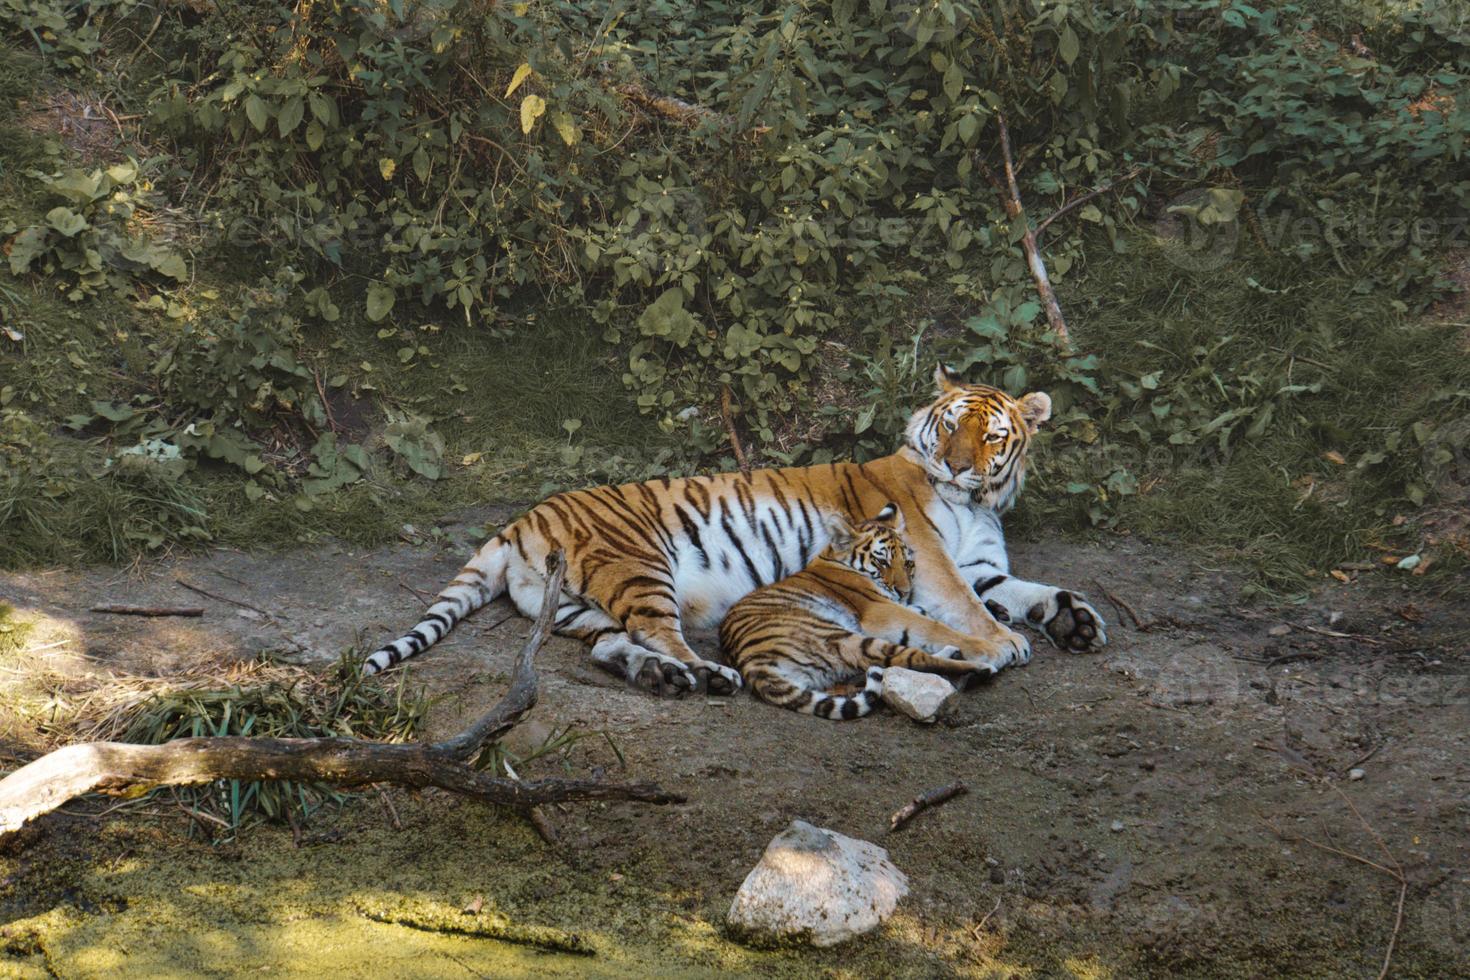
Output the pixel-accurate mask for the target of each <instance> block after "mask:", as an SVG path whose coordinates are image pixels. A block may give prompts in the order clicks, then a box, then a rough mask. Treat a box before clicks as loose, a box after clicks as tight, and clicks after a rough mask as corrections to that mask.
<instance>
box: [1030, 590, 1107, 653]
mask: <svg viewBox="0 0 1470 980" xmlns="http://www.w3.org/2000/svg"><path fill="white" fill-rule="evenodd" d="M1056 604H1057V610H1056V612H1055V613H1054V614H1053V615H1052V617H1051V618H1050V619H1049V620H1047V621H1046V626H1045V629H1046V635H1047V637H1048V638H1050V640H1051V641H1052V643H1055V644H1056V645H1057V646H1058V647H1060V648H1061V649H1063V650H1071V651H1073V652H1076V653H1087V652H1091V651H1093V650H1096V649H1098V648H1099V647H1101V646H1103V645H1104V644H1106V643H1107V642H1108V635H1107V632H1106V631H1105V630H1104V629H1103V620H1102V616H1100V615H1098V612H1097V610H1096V609H1094V608H1092V606H1090V605H1088V604H1087V603H1086V602H1084V601H1083V599H1082V597H1081V596H1079V595H1077V594H1076V593H1074V592H1058V593H1057V595H1056Z"/></svg>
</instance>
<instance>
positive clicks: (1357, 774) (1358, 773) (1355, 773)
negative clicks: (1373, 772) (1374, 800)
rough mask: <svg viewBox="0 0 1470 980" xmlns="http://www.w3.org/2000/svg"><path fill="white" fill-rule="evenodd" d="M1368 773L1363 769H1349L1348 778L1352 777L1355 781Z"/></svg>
mask: <svg viewBox="0 0 1470 980" xmlns="http://www.w3.org/2000/svg"><path fill="white" fill-rule="evenodd" d="M1366 775H1368V774H1367V773H1366V772H1364V771H1363V770H1362V769H1349V770H1348V779H1351V780H1353V781H1354V782H1356V781H1357V780H1359V779H1362V778H1363V777H1364V776H1366Z"/></svg>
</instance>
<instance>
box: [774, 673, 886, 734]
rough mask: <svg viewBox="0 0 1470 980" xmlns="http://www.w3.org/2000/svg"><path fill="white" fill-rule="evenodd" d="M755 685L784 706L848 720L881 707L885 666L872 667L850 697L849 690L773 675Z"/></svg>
mask: <svg viewBox="0 0 1470 980" xmlns="http://www.w3.org/2000/svg"><path fill="white" fill-rule="evenodd" d="M751 687H752V688H753V689H754V690H755V692H756V693H757V694H759V695H760V696H761V697H762V698H764V699H765V700H767V701H770V702H771V703H772V704H778V705H780V706H781V707H783V708H790V709H791V710H792V711H804V712H806V713H807V714H809V715H816V716H817V717H818V718H830V719H832V720H833V721H848V720H850V719H853V718H861V717H862V716H863V715H866V714H868V713H869V712H871V711H872V710H873V709H874V708H875V707H877V705H878V701H879V697H880V695H881V694H882V693H883V668H882V667H869V668H868V674H867V682H866V683H865V684H864V685H863V689H862V690H861V691H859V692H857V693H856V694H854V695H852V696H850V697H849V696H848V695H845V694H828V693H827V692H826V691H814V690H812V689H811V688H809V687H801V686H800V685H797V684H791V683H788V682H787V681H784V680H777V679H775V678H773V677H769V676H766V677H761V678H759V679H757V680H754V681H753V682H752V684H751Z"/></svg>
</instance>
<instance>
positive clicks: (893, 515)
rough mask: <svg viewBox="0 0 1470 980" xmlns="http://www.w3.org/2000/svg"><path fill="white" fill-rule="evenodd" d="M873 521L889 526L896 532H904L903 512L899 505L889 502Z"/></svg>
mask: <svg viewBox="0 0 1470 980" xmlns="http://www.w3.org/2000/svg"><path fill="white" fill-rule="evenodd" d="M873 520H874V521H876V522H878V523H879V524H887V525H888V526H889V527H891V528H893V529H894V530H896V531H902V530H903V511H901V510H899V509H898V504H895V503H894V502H893V501H891V500H890V501H889V502H888V503H887V504H885V505H884V507H883V509H882V510H880V511H878V513H876V514H874V515H873Z"/></svg>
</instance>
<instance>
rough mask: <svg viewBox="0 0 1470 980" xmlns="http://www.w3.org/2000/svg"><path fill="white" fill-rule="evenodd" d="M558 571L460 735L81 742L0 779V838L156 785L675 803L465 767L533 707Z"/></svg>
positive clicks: (637, 786)
mask: <svg viewBox="0 0 1470 980" xmlns="http://www.w3.org/2000/svg"><path fill="white" fill-rule="evenodd" d="M565 572H566V562H565V559H564V557H563V556H562V555H561V554H560V553H557V555H556V556H555V557H554V562H553V566H552V568H551V569H550V573H551V574H550V578H549V581H548V582H547V589H546V593H545V594H544V595H543V597H542V615H541V616H540V617H539V618H538V620H537V624H536V628H534V629H533V630H532V631H531V636H530V638H529V639H528V640H527V643H526V646H525V648H524V649H523V650H522V651H521V654H520V657H519V659H518V661H517V664H516V672H515V677H514V679H513V681H512V683H511V688H510V691H509V692H507V694H506V696H505V697H504V698H503V699H502V700H501V701H500V702H499V703H497V704H496V705H495V707H493V708H491V709H490V710H489V711H488V712H486V713H485V714H484V715H483V716H481V717H480V718H478V719H476V721H475V722H474V724H472V725H471V726H470V727H469V728H468V729H466V730H465V731H464V732H463V733H462V734H460V735H458V736H456V737H454V738H452V739H448V740H446V741H444V742H440V743H438V744H434V745H394V744H388V743H382V742H367V741H361V740H359V739H352V738H247V737H235V736H225V737H215V738H185V739H178V740H176V741H172V742H165V743H164V744H162V745H130V744H126V743H122V742H90V743H85V744H80V745H69V746H66V747H64V748H61V749H57V750H56V751H55V752H52V753H49V754H48V755H44V756H42V757H41V758H39V759H37V760H35V761H34V762H32V763H30V764H28V765H26V766H23V767H21V768H20V769H18V770H16V771H15V772H13V773H11V774H10V775H9V776H6V777H5V778H4V779H3V780H0V838H3V837H4V836H6V835H8V834H11V833H14V832H15V831H17V830H19V829H20V828H21V827H22V826H24V825H25V824H26V823H27V822H29V821H30V820H33V819H35V818H36V817H38V816H41V815H42V814H45V813H49V812H51V811H52V810H55V809H57V808H58V807H60V806H62V805H63V804H65V803H67V802H68V801H70V800H73V799H76V798H77V797H79V796H84V795H86V794H88V793H105V794H108V795H112V796H122V797H136V796H140V795H142V794H143V793H146V792H148V791H150V790H152V789H156V788H158V787H163V786H189V785H197V784H201V783H211V782H214V781H216V780H220V779H242V780H281V779H286V780H294V781H300V782H320V783H329V784H331V785H334V786H341V787H357V786H368V785H372V784H374V783H392V784H395V785H398V786H408V787H411V788H414V789H422V788H424V787H428V786H434V787H437V788H439V789H443V790H447V791H448V792H451V793H457V794H459V795H461V796H467V797H469V798H471V799H475V800H480V801H481V802H484V803H493V804H499V805H504V806H512V807H516V808H517V809H522V810H526V809H529V808H531V807H534V806H537V805H539V804H542V803H560V802H570V801H582V800H635V801H638V802H642V803H678V802H682V801H683V799H684V798H683V797H681V796H679V795H677V794H674V793H667V792H665V791H664V790H662V789H660V788H659V787H658V786H656V785H654V784H652V783H605V782H601V781H598V780H579V779H543V780H535V781H527V782H518V781H516V780H511V779H501V778H498V777H495V776H491V775H489V774H487V773H484V772H480V771H478V770H475V769H473V768H471V767H470V766H468V765H467V764H466V760H467V759H468V758H469V757H470V756H472V755H473V754H474V753H475V752H476V751H477V750H478V749H479V747H480V746H481V745H483V744H484V743H485V742H487V741H489V740H491V739H494V738H498V737H499V736H501V735H503V734H504V733H505V732H507V731H509V730H510V729H511V728H512V727H514V726H515V724H516V723H517V722H518V721H520V720H521V719H522V718H523V717H525V715H526V712H528V711H530V709H531V707H532V706H533V705H534V704H535V703H536V674H535V670H534V668H533V666H532V662H533V659H534V657H535V655H536V652H537V650H538V649H539V648H540V646H541V644H542V643H544V642H545V640H546V636H547V633H548V631H549V625H550V616H551V611H554V610H555V608H556V605H557V603H556V601H555V597H556V596H557V595H558V594H559V592H560V589H561V582H562V578H563V576H564V575H565Z"/></svg>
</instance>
